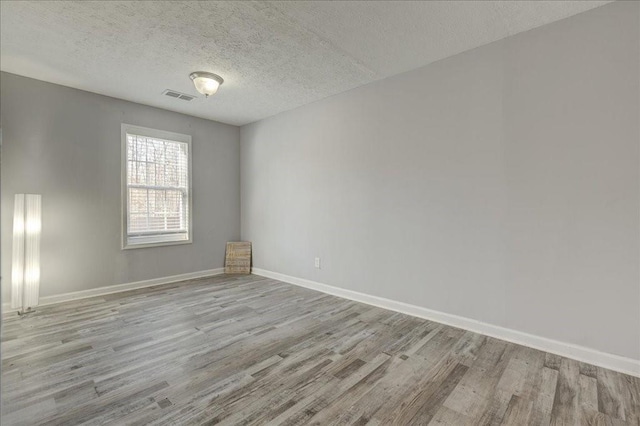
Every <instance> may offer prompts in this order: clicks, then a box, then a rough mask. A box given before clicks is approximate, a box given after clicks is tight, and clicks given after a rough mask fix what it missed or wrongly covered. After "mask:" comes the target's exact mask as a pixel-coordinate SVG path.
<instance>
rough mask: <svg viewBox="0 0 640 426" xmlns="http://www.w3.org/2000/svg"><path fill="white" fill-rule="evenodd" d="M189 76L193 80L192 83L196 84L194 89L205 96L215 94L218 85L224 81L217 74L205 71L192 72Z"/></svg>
mask: <svg viewBox="0 0 640 426" xmlns="http://www.w3.org/2000/svg"><path fill="white" fill-rule="evenodd" d="M189 78H191V80H193V85H194V86H196V90H197V91H198V92H200V93H202V94H203V95H205V96H206V97H209V96H211V95H215V93H216V92H217V91H218V87H220V85H221V84H222V83H223V82H224V80H223V79H222V77H220V76H219V75H217V74H213V73H210V72H205V71H196V72H192V73H191V75H189Z"/></svg>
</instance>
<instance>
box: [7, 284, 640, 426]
mask: <svg viewBox="0 0 640 426" xmlns="http://www.w3.org/2000/svg"><path fill="white" fill-rule="evenodd" d="M639 422H640V379H638V378H633V377H630V376H626V375H623V374H619V373H615V372H612V371H609V370H605V369H602V368H596V367H594V366H591V365H587V364H583V363H580V362H577V361H573V360H570V359H566V358H562V357H559V356H554V355H551V354H546V353H544V352H540V351H537V350H533V349H529V348H526V347H522V346H518V345H515V344H511V343H507V342H504V341H500V340H497V339H492V338H488V337H485V336H482V335H479V334H475V333H471V332H467V331H464V330H460V329H456V328H452V327H448V326H444V325H441V324H437V323H434V322H430V321H425V320H422V319H418V318H414V317H410V316H407V315H403V314H398V313H394V312H391V311H386V310H384V309H380V308H376V307H371V306H368V305H364V304H360V303H356V302H352V301H349V300H344V299H340V298H337V297H333V296H329V295H325V294H322V293H318V292H315V291H311V290H307V289H303V288H299V287H295V286H292V285H289V284H285V283H282V282H278V281H274V280H270V279H266V278H262V277H258V276H255V275H252V276H244V277H230V276H218V277H212V278H206V279H200V280H193V281H187V282H183V283H177V284H168V285H164V286H158V287H153V288H147V289H141V290H135V291H130V292H126V293H120V294H114V295H109V296H102V297H95V298H91V299H85V300H80V301H75V302H69V303H64V304H58V305H51V306H44V307H40V308H39V309H38V311H37V312H36V313H34V314H32V315H30V316H28V317H26V318H23V319H19V318H18V317H17V316H16V315H15V314H14V315H8V314H7V315H5V316H4V321H3V332H2V424H3V425H17V424H27V425H37V424H43V425H44V424H46V425H76V424H95V425H97V424H107V423H113V424H118V425H126V424H138V425H143V424H171V425H181V424H188V425H192V424H225V425H237V424H247V425H248V424H274V425H276V424H277V425H280V424H282V425H293V424H317V425H333V424H339V425H364V424H371V425H389V424H395V425H408V424H417V425H426V424H444V425H467V424H469V425H471V424H474V425H475V424H486V425H497V424H508V425H528V424H531V425H548V424H558V425H596V424H597V425H625V424H629V425H638V424H639Z"/></svg>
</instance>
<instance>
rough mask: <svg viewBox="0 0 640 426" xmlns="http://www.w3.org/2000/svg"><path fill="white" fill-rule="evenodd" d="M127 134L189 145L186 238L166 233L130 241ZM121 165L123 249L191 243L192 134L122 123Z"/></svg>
mask: <svg viewBox="0 0 640 426" xmlns="http://www.w3.org/2000/svg"><path fill="white" fill-rule="evenodd" d="M127 134H134V135H139V136H146V137H148V138H157V139H164V140H168V141H175V142H183V143H186V144H187V147H188V151H189V154H188V156H187V157H188V170H187V174H188V177H187V181H188V185H189V187H188V188H187V203H188V210H189V211H188V218H187V227H188V229H187V239H186V240H173V241H171V240H168V239H167V237H166V235H156V236H149V237H145V238H140V241H138V242H130V241H129V236H128V234H127V229H128V226H127V225H128V219H129V214H128V191H127V164H128V161H127ZM121 139H122V144H121V160H120V162H121V165H122V175H121V178H122V184H121V186H122V196H121V200H122V221H121V223H122V233H121V234H122V249H123V250H129V249H138V248H144V247H160V246H173V245H178V244H191V243H192V242H193V183H192V179H191V176H192V171H191V167H192V166H191V157H192V150H191V136H190V135H184V134H181V133H174V132H168V131H165V130H157V129H151V128H148V127H142V126H136V125H133V124H126V123H122V126H121Z"/></svg>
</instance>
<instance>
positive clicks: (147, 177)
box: [122, 124, 192, 249]
mask: <svg viewBox="0 0 640 426" xmlns="http://www.w3.org/2000/svg"><path fill="white" fill-rule="evenodd" d="M122 171H123V173H122V175H123V176H122V177H123V185H122V186H123V191H122V200H123V202H122V206H123V214H122V217H123V226H122V229H123V231H122V234H123V238H122V246H123V248H125V249H129V248H138V247H150V246H158V245H169V244H185V243H190V242H191V222H192V221H191V136H188V135H181V134H178V133H171V132H165V131H161V130H154V129H147V128H144V127H138V126H132V125H129V124H123V125H122Z"/></svg>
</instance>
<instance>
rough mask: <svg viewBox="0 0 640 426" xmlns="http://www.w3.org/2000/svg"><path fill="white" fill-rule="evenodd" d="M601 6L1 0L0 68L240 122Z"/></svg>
mask: <svg viewBox="0 0 640 426" xmlns="http://www.w3.org/2000/svg"><path fill="white" fill-rule="evenodd" d="M604 3H608V2H607V1H512V2H507V1H484V2H480V1H477V2H466V1H429V2H400V1H394V2H369V1H367V2H337V1H335V2H262V1H259V2H197V1H188V2H180V1H167V2H160V1H156V2H151V1H77V2H75V1H73V2H68V1H67V2H57V1H2V2H0V16H1V21H0V37H1V38H0V49H1V51H0V53H1V55H0V68H1V69H2V71H7V72H10V73H15V74H20V75H24V76H27V77H32V78H36V79H40V80H45V81H50V82H53V83H58V84H62V85H65V86H70V87H75V88H78V89H83V90H88V91H91V92H95V93H100V94H104V95H108V96H113V97H116V98H121V99H126V100H130V101H134V102H139V103H142V104H147V105H152V106H156V107H160V108H165V109H169V110H173V111H178V112H182V113H185V114H190V115H194V116H198V117H204V118H209V119H213V120H218V121H222V122H226V123H231V124H236V125H241V124H246V123H250V122H252V121H256V120H259V119H261V118H265V117H268V116H270V115H274V114H277V113H279V112H282V111H286V110H288V109H292V108H295V107H297V106H300V105H304V104H307V103H309V102H313V101H316V100H318V99H322V98H324V97H327V96H330V95H333V94H336V93H340V92H343V91H345V90H349V89H351V88H354V87H357V86H360V85H363V84H366V83H369V82H372V81H375V80H379V79H382V78H385V77H388V76H391V75H394V74H398V73H401V72H403V71H408V70H411V69H414V68H418V67H421V66H423V65H426V64H428V63H430V62H433V61H436V60H438V59H442V58H445V57H447V56H451V55H454V54H456V53H459V52H462V51H465V50H468V49H472V48H474V47H478V46H481V45H483V44H487V43H490V42H492V41H495V40H499V39H502V38H504V37H507V36H510V35H513V34H516V33H518V32H522V31H526V30H529V29H531V28H535V27H538V26H540V25H544V24H547V23H550V22H553V21H556V20H559V19H562V18H566V17H568V16H571V15H574V14H577V13H580V12H583V11H585V10H588V9H592V8H594V7H597V6H600V5H602V4H604ZM200 70H202V71H211V72H215V73H217V74H220V75H221V76H223V77H224V79H225V83H224V84H223V85H222V87H221V88H220V91H219V92H218V94H216V95H215V96H214V97H213V98H211V99H207V100H205V99H204V98H203V97H202V96H199V98H198V99H196V100H194V101H191V102H185V101H180V100H177V99H172V98H168V97H166V96H162V95H161V93H162V91H163V90H165V89H173V90H177V91H180V92H185V93H189V94H194V95H197V94H198V93H197V92H196V91H195V89H194V87H193V86H192V84H191V81H190V80H189V78H188V75H189V73H190V72H192V71H200Z"/></svg>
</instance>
